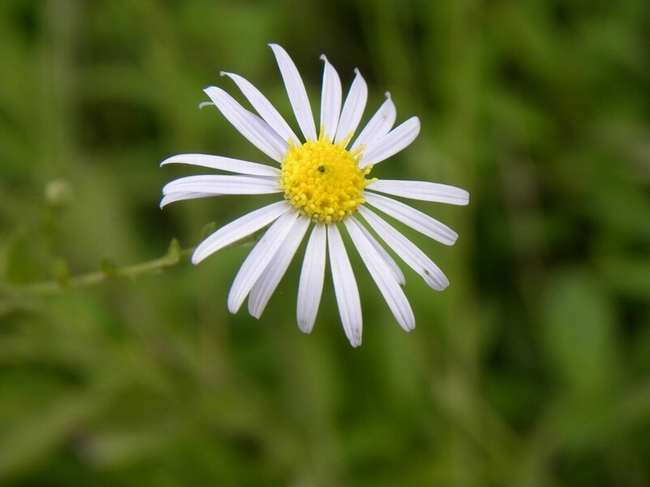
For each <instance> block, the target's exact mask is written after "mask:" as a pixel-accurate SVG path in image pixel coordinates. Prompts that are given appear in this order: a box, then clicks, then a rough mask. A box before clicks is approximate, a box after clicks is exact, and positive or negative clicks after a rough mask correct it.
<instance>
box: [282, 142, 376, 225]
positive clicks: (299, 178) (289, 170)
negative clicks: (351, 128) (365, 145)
mask: <svg viewBox="0 0 650 487" xmlns="http://www.w3.org/2000/svg"><path fill="white" fill-rule="evenodd" d="M347 142H348V140H344V141H342V142H339V143H333V142H331V141H330V140H329V137H323V135H322V132H321V136H320V137H319V138H318V140H316V141H312V140H308V141H307V142H305V143H304V144H302V145H293V144H292V145H291V146H290V147H289V151H288V152H287V155H286V157H285V158H284V160H283V161H282V176H281V178H280V184H281V185H282V188H283V189H284V197H285V199H286V200H287V201H289V203H291V205H292V206H293V207H294V208H296V209H297V210H298V211H300V212H301V213H302V214H303V215H305V216H307V217H309V218H311V219H313V220H315V221H317V222H320V223H332V222H340V221H342V220H345V219H346V218H347V217H349V216H350V215H352V214H353V213H354V212H355V211H357V208H359V205H360V204H362V203H365V201H366V200H365V199H364V197H363V189H364V188H365V187H366V186H367V185H368V184H370V183H371V182H373V179H366V178H365V177H366V176H367V175H368V174H369V173H370V170H371V167H370V166H367V167H364V168H363V169H359V160H360V159H361V154H360V153H361V150H362V148H359V149H357V150H355V151H352V152H350V151H348V150H346V149H345V146H346V144H347Z"/></svg>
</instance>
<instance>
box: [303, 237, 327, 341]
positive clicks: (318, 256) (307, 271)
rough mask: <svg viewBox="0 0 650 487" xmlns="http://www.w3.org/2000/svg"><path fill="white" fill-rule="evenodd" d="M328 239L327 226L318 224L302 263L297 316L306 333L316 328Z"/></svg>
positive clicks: (310, 238)
mask: <svg viewBox="0 0 650 487" xmlns="http://www.w3.org/2000/svg"><path fill="white" fill-rule="evenodd" d="M326 237H327V231H326V229H325V225H319V224H317V225H316V226H315V227H314V229H313V230H312V232H311V236H310V237H309V242H308V243H307V249H306V250H305V258H304V260H303V262H302V270H301V271H300V282H299V285H298V306H297V309H296V315H297V320H298V327H299V328H300V329H301V330H302V331H303V332H304V333H311V330H312V328H313V327H314V322H315V321H316V315H317V314H318V306H319V304H320V298H321V295H322V294H323V280H324V279H325V251H326V249H327V240H326Z"/></svg>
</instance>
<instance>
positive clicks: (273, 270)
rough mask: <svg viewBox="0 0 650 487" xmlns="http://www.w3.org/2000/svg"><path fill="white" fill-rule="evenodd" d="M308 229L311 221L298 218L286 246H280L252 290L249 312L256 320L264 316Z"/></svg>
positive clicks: (249, 299)
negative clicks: (265, 309) (267, 305)
mask: <svg viewBox="0 0 650 487" xmlns="http://www.w3.org/2000/svg"><path fill="white" fill-rule="evenodd" d="M307 227H309V219H308V218H298V220H297V221H296V224H295V225H294V226H293V227H292V228H291V231H290V232H289V235H287V238H286V239H285V241H284V245H281V246H280V248H279V249H278V251H277V252H276V254H275V256H274V257H273V259H272V260H271V262H270V263H269V265H268V266H267V267H266V269H264V272H263V273H262V275H261V276H260V278H259V279H258V280H257V282H256V283H255V285H254V286H253V288H252V289H251V295H250V296H249V298H248V312H249V313H250V314H251V315H252V316H254V317H255V318H259V317H260V316H262V313H263V312H264V308H265V307H266V304H267V303H268V302H269V299H271V295H273V292H274V291H275V288H276V287H278V284H279V283H280V280H281V279H282V276H284V274H285V272H287V268H288V267H289V264H290V263H291V259H293V256H294V255H296V250H298V246H299V245H300V242H302V239H303V237H304V236H305V232H306V231H307Z"/></svg>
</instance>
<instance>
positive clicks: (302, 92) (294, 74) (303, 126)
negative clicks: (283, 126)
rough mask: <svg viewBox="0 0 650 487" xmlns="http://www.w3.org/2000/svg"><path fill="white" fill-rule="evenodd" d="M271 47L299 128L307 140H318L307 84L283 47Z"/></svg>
mask: <svg viewBox="0 0 650 487" xmlns="http://www.w3.org/2000/svg"><path fill="white" fill-rule="evenodd" d="M269 45H270V46H271V49H273V54H275V59H276V60H277V62H278V67H279V68H280V74H282V79H283V80H284V86H285V87H286V89H287V95H289V101H290V102H291V107H292V108H293V113H295V115H296V120H297V121H298V126H299V127H300V130H301V131H302V133H303V135H304V136H305V139H311V140H316V138H317V137H316V127H315V126H314V115H313V114H312V111H311V105H310V104H309V97H308V96H307V90H306V89H305V84H304V83H303V82H302V78H301V77H300V73H299V72H298V68H296V65H295V64H294V63H293V61H292V60H291V58H290V57H289V54H287V51H285V50H284V49H283V48H282V47H280V46H278V45H277V44H269Z"/></svg>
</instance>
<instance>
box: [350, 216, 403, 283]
mask: <svg viewBox="0 0 650 487" xmlns="http://www.w3.org/2000/svg"><path fill="white" fill-rule="evenodd" d="M359 209H361V208H359ZM361 231H362V232H363V234H364V235H365V236H366V238H367V239H368V241H369V242H370V243H371V244H372V246H373V247H374V248H375V250H376V251H377V253H378V254H379V255H380V256H381V257H382V258H383V259H384V261H385V262H386V265H387V266H388V268H389V269H390V272H391V273H392V274H393V277H394V278H395V280H396V281H397V282H399V284H400V286H403V285H404V284H406V277H404V273H403V272H402V269H400V268H399V265H397V262H395V259H393V257H392V256H391V255H390V254H389V253H388V252H386V249H385V248H384V247H382V246H381V244H380V243H379V242H378V241H377V239H376V238H375V237H374V236H373V235H372V233H370V232H369V231H368V229H367V228H366V227H364V226H363V225H361Z"/></svg>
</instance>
